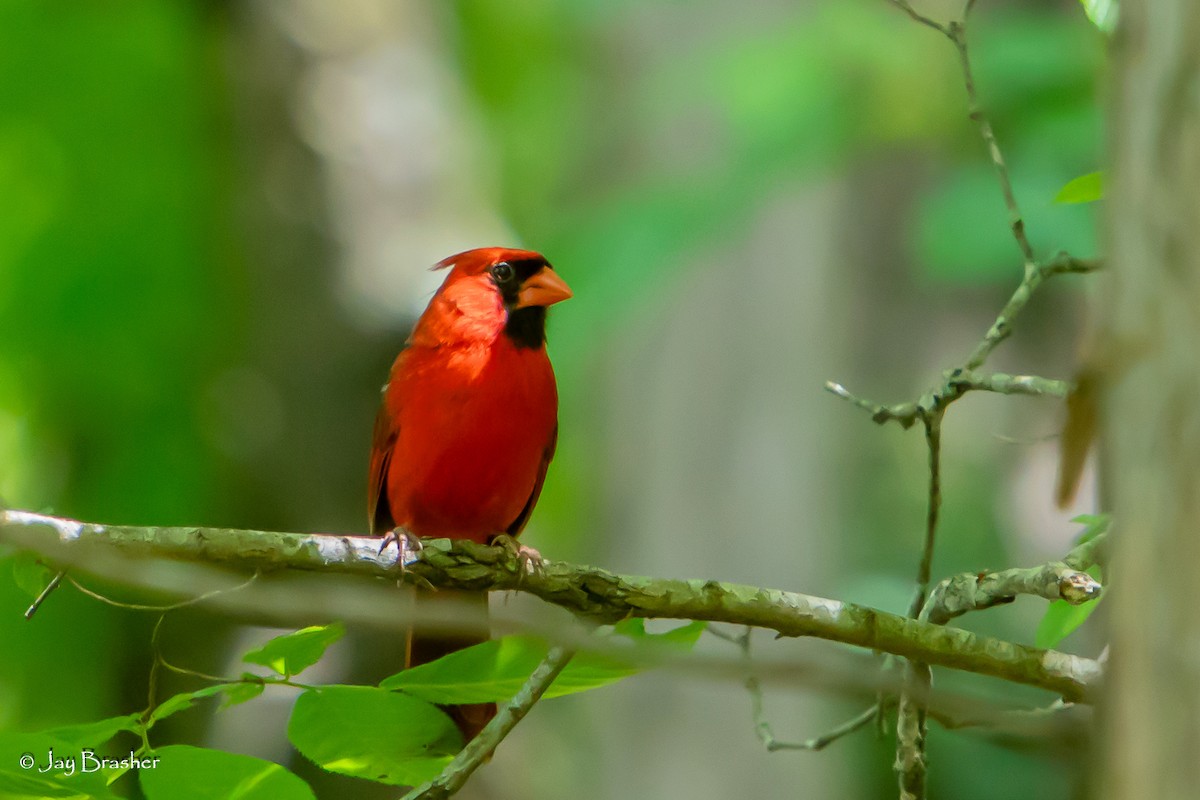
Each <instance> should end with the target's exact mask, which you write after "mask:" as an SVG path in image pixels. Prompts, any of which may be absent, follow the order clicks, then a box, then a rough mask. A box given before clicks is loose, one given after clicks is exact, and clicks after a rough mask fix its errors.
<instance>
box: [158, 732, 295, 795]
mask: <svg viewBox="0 0 1200 800" xmlns="http://www.w3.org/2000/svg"><path fill="white" fill-rule="evenodd" d="M154 756H155V757H156V758H157V759H158V764H157V765H156V766H154V767H151V768H148V769H147V768H143V769H139V770H138V781H139V782H140V783H141V785H142V792H143V793H145V795H146V800H210V799H211V798H215V797H219V798H223V799H224V800H315V797H316V795H314V794H313V792H312V789H310V788H308V784H307V783H305V782H304V781H303V780H301V779H300V778H299V776H297V775H294V774H292V773H291V772H288V771H287V770H286V769H284V768H283V767H281V766H279V765H278V764H275V763H273V762H271V761H264V760H262V759H261V758H253V757H251V756H244V755H239V754H237V753H226V752H224V751H222V750H208V749H206V748H203V747H192V746H190V745H185V744H174V745H169V746H167V747H160V748H158V749H156V750H155V751H154Z"/></svg>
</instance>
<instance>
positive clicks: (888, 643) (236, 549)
mask: <svg viewBox="0 0 1200 800" xmlns="http://www.w3.org/2000/svg"><path fill="white" fill-rule="evenodd" d="M0 541H4V542H8V543H10V544H14V545H17V546H19V547H23V548H27V549H30V550H34V551H37V552H40V553H42V554H44V555H45V556H46V557H47V558H49V559H50V560H52V561H54V562H56V563H59V564H62V565H64V566H72V567H76V568H79V569H86V567H87V563H88V560H89V558H92V557H95V554H96V553H98V552H114V551H115V552H120V553H123V554H126V555H132V556H142V557H160V558H173V559H183V560H187V561H194V562H209V563H217V564H224V565H227V566H232V567H237V568H239V569H243V570H254V569H261V570H263V571H269V570H272V569H275V570H279V569H301V570H314V571H321V572H332V573H350V574H358V575H372V576H377V577H386V578H390V579H393V580H394V579H397V578H404V579H405V580H408V581H428V582H429V583H430V584H431V585H433V586H436V587H448V588H459V589H470V590H476V591H486V590H509V591H512V590H515V591H522V592H526V593H529V594H532V595H535V596H537V597H539V598H541V599H542V600H545V601H546V602H549V603H553V604H555V605H559V606H562V607H564V608H566V609H568V610H570V611H573V612H574V613H576V614H578V615H580V616H583V617H587V618H590V619H593V620H595V621H598V622H602V623H612V622H616V621H619V620H621V619H624V618H626V617H631V616H632V617H646V618H668V619H694V620H707V621H713V622H728V623H733V624H737V625H750V626H753V627H757V628H766V629H769V630H774V631H776V632H777V633H779V634H780V635H781V636H813V637H817V638H821V639H829V640H831V641H837V642H843V643H846V644H851V645H856V646H859V647H864V648H868V649H871V650H879V651H882V652H885V653H891V654H893V655H898V656H902V657H904V658H912V659H916V660H918V661H923V662H926V663H929V664H932V665H935V666H942V667H949V668H952V669H961V670H965V671H968V672H975V673H978V674H981V675H990V676H992V677H996V678H1001V679H1003V680H1008V681H1013V682H1016V683H1023V684H1027V685H1030V686H1036V687H1039V688H1042V689H1045V690H1047V691H1051V692H1054V693H1056V694H1058V695H1061V696H1062V697H1063V698H1064V699H1066V700H1068V701H1071V702H1089V701H1090V700H1091V699H1092V698H1093V696H1094V695H1095V693H1096V690H1097V688H1098V686H1099V683H1100V679H1101V674H1102V670H1101V667H1100V665H1099V664H1098V663H1097V662H1095V661H1093V660H1091V659H1087V658H1080V657H1078V656H1073V655H1069V654H1066V653H1060V652H1057V651H1054V650H1039V649H1036V648H1032V647H1025V646H1023V645H1019V644H1014V643H1011V642H1005V641H1001V640H998V639H992V638H989V637H985V636H979V635H977V634H974V633H970V632H968V631H963V630H958V629H954V628H945V627H942V626H939V625H933V624H930V623H928V622H922V621H920V620H912V619H906V618H904V617H901V616H899V615H896V614H889V613H887V612H884V611H879V610H877V609H873V608H868V607H865V606H859V605H855V604H853V603H843V602H840V601H837V600H829V599H826V598H822V597H814V596H811V595H805V594H800V593H797V592H786V591H782V590H779V589H767V588H760V587H754V586H744V585H739V584H730V583H718V582H717V581H703V580H690V581H682V580H670V579H665V578H647V577H641V576H630V575H616V574H613V573H611V572H607V571H605V570H600V569H594V568H591V567H584V566H578V565H574V564H566V563H563V562H557V561H546V562H544V564H543V566H542V569H541V570H539V571H537V572H534V573H524V572H523V571H522V566H521V564H520V562H519V560H518V559H517V558H516V557H514V556H513V554H512V553H511V552H510V551H508V550H506V549H505V548H502V547H487V546H484V545H478V544H474V543H472V542H450V541H449V540H444V539H443V540H439V539H435V540H428V541H426V542H425V546H424V549H423V550H422V551H421V553H420V555H419V558H418V559H417V560H415V561H412V562H411V563H409V564H407V565H405V566H404V567H403V568H400V567H399V566H398V565H397V563H396V559H395V555H394V554H395V550H394V549H393V550H390V551H385V552H384V553H382V554H381V553H380V552H379V539H377V538H369V537H358V536H334V535H324V534H296V533H273V532H264V531H247V530H235V529H227V528H198V527H174V528H160V527H147V528H142V527H131V526H110V525H96V524H91V523H84V522H78V521H76V520H70V519H64V518H60V517H50V516H45V515H41V514H32V513H29V512H24V511H5V512H4V513H3V515H2V516H0Z"/></svg>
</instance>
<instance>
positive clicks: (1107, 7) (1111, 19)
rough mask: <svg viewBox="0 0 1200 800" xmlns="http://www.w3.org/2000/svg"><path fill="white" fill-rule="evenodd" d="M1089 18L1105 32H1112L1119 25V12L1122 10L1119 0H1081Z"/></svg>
mask: <svg viewBox="0 0 1200 800" xmlns="http://www.w3.org/2000/svg"><path fill="white" fill-rule="evenodd" d="M1079 2H1080V4H1081V5H1082V6H1083V11H1084V13H1085V14H1087V17H1088V19H1090V20H1091V21H1092V22H1093V23H1095V25H1096V27H1097V28H1099V29H1100V30H1102V31H1104V32H1105V33H1112V32H1113V30H1114V29H1115V28H1116V27H1117V13H1118V11H1119V10H1120V3H1119V2H1118V0H1079Z"/></svg>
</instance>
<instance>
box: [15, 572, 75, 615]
mask: <svg viewBox="0 0 1200 800" xmlns="http://www.w3.org/2000/svg"><path fill="white" fill-rule="evenodd" d="M66 575H67V571H66V570H65V569H60V570H59V571H58V572H57V573H56V574H55V576H54V577H53V578H51V579H50V582H49V583H47V584H46V588H45V589H42V591H41V592H39V593H38V596H37V597H36V598H34V601H33V602H32V603H30V604H29V608H27V609H25V619H26V620H27V621H28V620H31V619H33V615H34V614H36V613H37V611H38V609H39V608H41V607H42V603H44V602H46V598H47V597H49V596H50V593H51V592H53V591H54V590H55V589H57V588H58V585H59V584H60V583H62V579H63V578H64V577H66Z"/></svg>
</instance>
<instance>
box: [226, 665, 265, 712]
mask: <svg viewBox="0 0 1200 800" xmlns="http://www.w3.org/2000/svg"><path fill="white" fill-rule="evenodd" d="M242 678H243V680H244V682H243V683H227V684H225V700H224V701H222V703H221V708H229V707H230V706H236V705H239V704H241V703H244V702H246V701H247V700H253V699H254V698H256V697H258V696H259V695H260V694H262V693H263V689H265V688H267V686H266V684H265V683H263V682H262V681H260V680H254V676H253V675H250V674H249V673H247V674H245V675H243V676H242Z"/></svg>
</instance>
